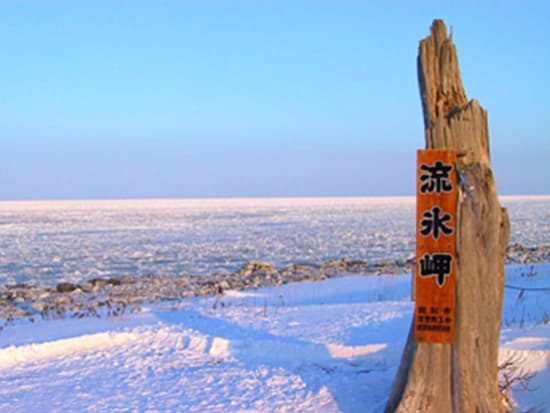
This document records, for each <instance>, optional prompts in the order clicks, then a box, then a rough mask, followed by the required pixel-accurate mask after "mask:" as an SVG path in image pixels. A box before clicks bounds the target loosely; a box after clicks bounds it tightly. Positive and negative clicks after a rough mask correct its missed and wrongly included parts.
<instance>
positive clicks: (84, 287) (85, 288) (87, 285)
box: [79, 282, 94, 293]
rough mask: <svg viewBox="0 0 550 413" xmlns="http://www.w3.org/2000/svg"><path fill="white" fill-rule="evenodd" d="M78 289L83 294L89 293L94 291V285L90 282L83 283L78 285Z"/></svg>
mask: <svg viewBox="0 0 550 413" xmlns="http://www.w3.org/2000/svg"><path fill="white" fill-rule="evenodd" d="M79 287H80V289H81V290H82V291H83V292H85V293H91V292H92V291H94V285H93V284H92V283H91V282H84V283H82V284H80V285H79Z"/></svg>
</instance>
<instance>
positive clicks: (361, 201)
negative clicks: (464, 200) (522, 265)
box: [0, 196, 550, 286]
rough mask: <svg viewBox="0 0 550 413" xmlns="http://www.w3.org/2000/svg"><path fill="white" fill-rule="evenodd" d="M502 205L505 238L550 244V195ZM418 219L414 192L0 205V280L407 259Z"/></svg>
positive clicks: (36, 280) (37, 280)
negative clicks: (386, 195)
mask: <svg viewBox="0 0 550 413" xmlns="http://www.w3.org/2000/svg"><path fill="white" fill-rule="evenodd" d="M501 202H502V205H503V206H505V207H507V208H508V211H509V215H510V219H511V223H512V235H511V240H510V243H511V244H513V243H519V244H522V245H524V246H540V245H548V244H550V196H525V197H502V198H501ZM414 216H415V198H414V197H393V198H308V199H305V198H304V199H300V198H290V199H282V198H277V199H203V200H104V201H47V202H44V201H28V202H0V285H3V284H4V285H5V284H14V283H29V282H31V283H37V284H39V285H44V286H52V285H55V284H56V283H57V282H59V281H71V282H80V281H83V280H85V279H90V278H95V277H115V276H121V275H127V274H130V275H134V276H140V275H147V274H156V275H178V274H192V275H206V274H213V273H230V272H232V271H235V270H237V269H238V268H240V267H241V266H243V265H244V264H246V263H247V262H249V261H263V262H267V263H270V264H273V265H275V266H277V267H286V266H289V265H292V264H299V263H304V264H322V263H325V262H327V261H329V260H332V259H341V258H344V257H346V258H350V259H359V260H363V261H367V262H369V263H374V262H382V261H404V260H406V259H408V258H411V257H412V256H413V255H414Z"/></svg>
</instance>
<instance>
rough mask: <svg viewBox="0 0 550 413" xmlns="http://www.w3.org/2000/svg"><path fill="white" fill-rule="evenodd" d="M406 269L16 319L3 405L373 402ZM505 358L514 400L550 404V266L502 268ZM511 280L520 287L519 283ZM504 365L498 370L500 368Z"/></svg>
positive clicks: (386, 384) (81, 407)
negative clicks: (128, 309) (125, 308)
mask: <svg viewBox="0 0 550 413" xmlns="http://www.w3.org/2000/svg"><path fill="white" fill-rule="evenodd" d="M410 284H411V278H410V275H401V276H374V275H369V276H347V277H341V278H332V279H328V280H325V281H319V282H303V283H295V284H287V285H284V286H280V287H272V288H266V289H260V290H249V291H227V292H226V294H225V296H223V299H222V300H221V301H217V300H216V298H214V297H197V298H192V299H187V300H181V301H172V302H163V303H157V304H151V305H147V306H144V308H143V311H142V312H139V313H132V314H125V315H123V316H120V317H101V318H84V319H78V320H77V319H66V320H50V321H37V322H35V323H31V322H30V321H28V320H26V319H20V320H15V322H14V323H13V325H9V326H7V327H6V328H5V329H4V330H3V331H2V332H0V411H1V412H13V413H15V412H25V413H27V412H201V413H202V412H216V413H218V412H240V413H245V412H247V413H251V412H258V413H267V412H296V413H306V412H343V413H352V412H362V413H364V412H373V413H374V412H381V411H382V410H383V406H384V403H385V401H386V399H387V397H388V394H389V391H390V387H391V384H392V379H393V377H394V375H395V373H396V369H397V366H398V363H399V358H400V356H401V352H402V349H403V345H404V342H405V339H406V336H407V332H408V328H409V324H410V321H411V317H412V311H413V304H412V303H411V302H410ZM507 284H508V285H509V288H506V290H505V306H504V312H503V327H502V338H501V354H500V358H501V362H502V363H504V362H506V361H511V362H512V367H511V368H512V370H513V368H516V371H515V372H513V371H512V370H510V369H509V370H508V374H509V377H514V375H516V376H517V375H521V374H524V373H530V374H534V376H533V378H532V379H531V380H530V381H529V382H528V383H526V384H525V387H526V388H524V386H522V385H520V384H518V385H516V386H515V387H514V391H513V397H514V399H515V400H516V402H517V403H518V410H517V411H518V412H522V411H527V410H528V409H530V408H536V409H537V410H532V411H533V412H535V411H537V412H545V411H550V393H548V389H549V388H550V322H549V316H550V300H549V299H548V298H549V297H548V295H549V293H550V292H549V291H548V290H546V291H541V290H536V291H531V290H525V289H522V288H545V287H548V286H549V285H550V265H549V264H538V265H520V266H517V265H516V266H509V267H508V268H507ZM516 288H519V289H516ZM503 373H505V372H503Z"/></svg>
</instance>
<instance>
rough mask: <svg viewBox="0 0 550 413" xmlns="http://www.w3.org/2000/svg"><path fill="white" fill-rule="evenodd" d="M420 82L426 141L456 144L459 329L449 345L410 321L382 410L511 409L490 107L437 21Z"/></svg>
mask: <svg viewBox="0 0 550 413" xmlns="http://www.w3.org/2000/svg"><path fill="white" fill-rule="evenodd" d="M418 82H419V87H420V95H421V100H422V108H423V116H424V126H425V137H426V148H427V149H444V148H453V149H456V150H457V151H458V160H457V164H456V169H457V172H458V177H459V178H458V179H459V187H460V189H459V199H458V204H457V211H456V217H457V239H456V245H457V247H456V248H457V273H456V303H455V304H456V336H455V342H454V344H452V345H450V344H432V343H416V341H415V338H414V323H413V325H412V326H411V329H410V332H409V336H408V339H407V344H406V345H405V349H404V353H403V356H402V360H401V365H400V367H399V370H398V373H397V376H396V378H395V381H394V384H393V389H392V394H391V396H390V399H389V400H388V403H387V405H386V409H385V411H386V412H387V413H390V412H403V413H405V412H407V413H417V412H418V413H498V412H508V411H510V407H509V406H507V405H506V404H505V400H504V397H503V395H502V394H501V392H500V389H499V384H498V349H499V336H500V328H501V314H502V300H503V290H504V262H505V254H506V246H507V244H508V239H509V235H510V227H509V221H508V215H507V212H506V210H505V209H503V208H501V207H500V205H499V200H498V195H497V191H496V185H495V180H494V177H493V172H492V169H491V163H490V154H489V137H488V125H487V112H485V110H484V109H483V108H482V107H481V106H480V105H479V102H477V101H476V100H475V99H474V100H471V101H469V102H468V100H467V98H466V94H465V92H464V88H463V86H462V80H461V78H460V72H459V67H458V57H457V53H456V47H455V45H454V43H453V41H452V36H450V37H448V36H447V30H446V27H445V23H444V22H443V21H442V20H434V22H433V24H432V27H431V34H430V36H428V37H427V38H426V39H424V40H422V41H421V42H420V47H419V54H418Z"/></svg>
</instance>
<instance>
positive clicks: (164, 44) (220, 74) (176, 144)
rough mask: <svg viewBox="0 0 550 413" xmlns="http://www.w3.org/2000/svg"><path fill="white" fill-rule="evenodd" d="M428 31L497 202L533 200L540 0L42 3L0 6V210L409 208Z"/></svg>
mask: <svg viewBox="0 0 550 413" xmlns="http://www.w3.org/2000/svg"><path fill="white" fill-rule="evenodd" d="M478 3H481V4H478ZM433 18H443V19H444V20H445V21H446V23H447V25H448V26H452V27H453V33H454V40H455V43H456V44H457V47H458V52H459V60H460V65H461V71H462V77H463V81H464V85H465V88H466V92H467V94H468V97H469V98H477V99H478V100H479V101H480V102H481V104H482V106H483V107H485V108H486V109H487V110H488V112H489V127H490V138H491V154H492V159H493V166H494V169H495V174H496V179H497V185H498V189H499V192H500V193H502V194H549V193H550V179H548V175H549V172H550V167H549V166H548V163H549V162H550V133H549V126H548V123H549V120H550V116H549V115H550V86H549V85H550V81H549V77H548V76H549V73H550V41H549V39H550V25H548V22H549V21H550V6H548V5H547V4H546V2H544V1H539V2H535V1H525V2H519V1H495V2H468V1H463V2H440V1H427V0H426V1H403V2H397V1H388V2H382V1H380V2H376V1H368V2H366V1H365V2H360V1H331V2H328V1H296V0H295V1H283V0H277V1H260V0H255V1H252V0H250V1H229V0H224V1H221V0H220V1H208V0H204V1H198V0H197V1H147V2H146V1H105V2H102V1H89V2H85V1H78V2H75V1H45V0H42V1H20V2H19V1H17V2H16V1H10V2H8V1H6V2H2V3H1V4H0V51H1V54H2V59H1V60H2V64H1V65H0V90H1V96H2V97H1V99H0V148H1V150H0V188H1V189H0V199H67V198H77V199H79V198H157V197H175V198H187V197H263V196H375V195H412V194H414V190H415V186H414V174H415V159H416V154H415V151H416V149H417V148H422V147H424V135H423V129H422V113H421V106H420V100H419V96H418V86H417V79H416V55H417V48H418V42H419V40H420V39H421V38H423V37H425V36H427V35H428V33H429V27H430V25H431V22H432V20H433Z"/></svg>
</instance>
